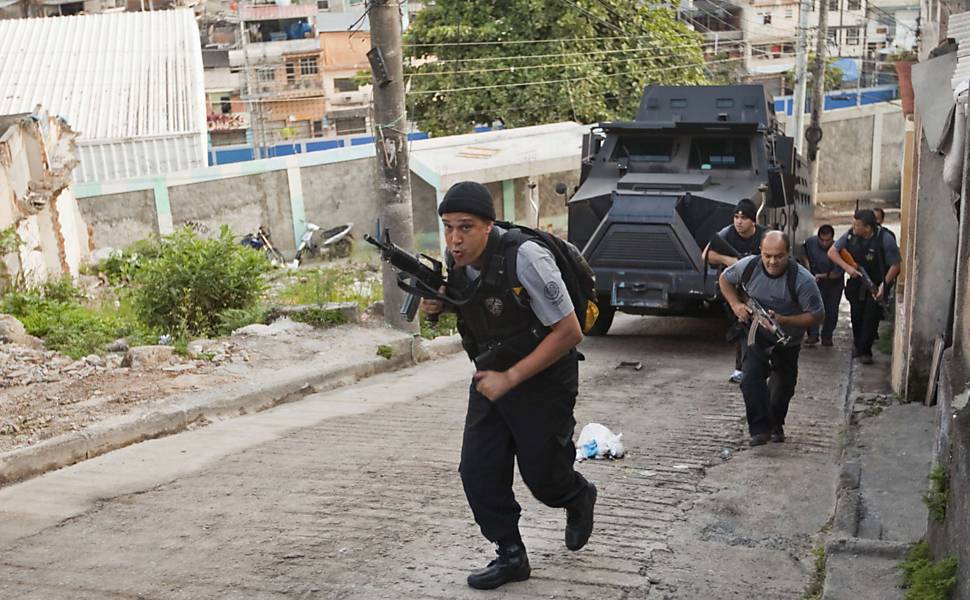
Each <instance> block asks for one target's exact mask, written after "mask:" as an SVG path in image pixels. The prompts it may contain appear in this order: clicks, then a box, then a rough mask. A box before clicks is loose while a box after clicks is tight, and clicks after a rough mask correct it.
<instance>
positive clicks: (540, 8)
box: [405, 0, 706, 135]
mask: <svg viewBox="0 0 970 600" xmlns="http://www.w3.org/2000/svg"><path fill="white" fill-rule="evenodd" d="M535 40H541V41H538V42H536V41H535ZM405 45H406V46H405V57H406V60H407V64H408V67H407V69H406V76H407V77H409V78H410V91H409V95H408V112H409V116H410V118H411V119H412V120H414V121H416V122H417V123H418V124H419V126H420V127H421V129H424V130H427V131H430V132H431V133H432V134H434V135H447V134H455V133H467V132H468V131H469V130H471V128H472V126H473V125H474V124H477V123H486V124H490V123H493V122H495V121H500V122H501V123H503V124H504V125H505V126H507V127H519V126H526V125H535V124H539V123H549V122H555V121H568V120H573V121H579V122H582V123H592V122H597V121H604V120H610V119H616V118H619V119H631V118H633V117H634V115H635V114H636V110H637V106H638V105H639V102H640V96H641V94H642V92H643V87H644V86H645V85H646V84H649V83H663V84H701V83H706V78H705V71H704V55H703V51H702V44H701V37H700V36H699V35H698V34H697V33H695V32H693V31H690V30H689V29H688V28H687V27H686V26H685V25H684V24H683V23H681V22H679V21H677V20H676V18H675V16H674V14H673V12H672V11H671V10H670V9H669V8H665V7H664V6H662V5H660V4H647V3H643V2H630V1H629V0H437V1H436V2H435V3H434V4H431V5H429V6H427V8H425V9H424V10H423V11H421V12H420V13H418V15H417V17H416V18H415V20H414V21H413V22H412V24H411V27H410V29H409V31H408V33H407V35H406V37H405Z"/></svg>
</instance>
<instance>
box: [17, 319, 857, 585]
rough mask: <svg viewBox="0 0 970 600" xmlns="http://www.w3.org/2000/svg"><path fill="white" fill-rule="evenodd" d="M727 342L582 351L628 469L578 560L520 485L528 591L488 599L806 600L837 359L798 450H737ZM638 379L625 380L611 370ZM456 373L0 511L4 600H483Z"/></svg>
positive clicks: (370, 388)
mask: <svg viewBox="0 0 970 600" xmlns="http://www.w3.org/2000/svg"><path fill="white" fill-rule="evenodd" d="M722 335H723V334H722V329H721V324H719V323H714V322H699V321H690V320H681V319H646V318H635V317H625V316H619V317H618V318H617V322H616V324H615V325H614V329H613V331H612V332H611V334H610V335H609V336H607V337H605V338H596V339H588V340H586V341H585V342H584V344H583V348H582V349H583V351H584V352H585V353H586V355H587V357H588V360H587V361H586V362H585V363H584V364H583V365H582V367H581V374H582V375H581V377H582V381H581V390H582V391H581V394H580V398H579V401H578V404H577V410H576V416H577V421H578V422H579V425H580V426H582V425H583V424H585V423H587V422H600V423H603V424H605V425H607V426H609V427H610V428H612V429H613V430H614V431H616V432H622V433H623V434H624V437H623V439H624V443H625V444H626V447H627V450H628V456H627V457H626V458H624V459H622V460H619V461H613V462H600V461H595V462H585V463H582V464H581V465H580V467H579V469H580V470H581V471H582V472H583V473H584V474H585V475H586V476H587V477H589V478H590V479H591V480H593V481H595V482H596V484H597V486H598V487H599V489H600V501H599V503H598V505H597V524H596V531H595V532H594V535H593V538H592V540H591V541H590V544H589V545H588V546H587V548H585V549H584V550H582V551H580V552H577V553H570V552H568V551H567V550H566V549H565V548H564V546H563V542H562V529H563V525H564V521H565V518H564V517H565V515H564V513H563V511H561V510H552V509H549V508H546V507H543V506H540V505H539V504H538V503H536V502H535V501H534V500H533V499H532V498H531V496H530V495H529V494H528V491H527V490H526V489H525V488H524V486H523V485H522V484H521V481H519V480H518V478H517V480H516V492H517V495H518V497H519V499H520V502H521V503H522V505H523V509H524V512H523V519H522V527H523V536H524V539H525V543H526V545H527V547H528V549H529V554H530V559H531V561H532V565H533V578H532V579H531V580H529V581H527V582H523V583H520V584H511V585H508V586H505V587H504V588H502V589H501V590H499V591H497V592H495V593H492V594H490V597H494V598H570V599H577V598H597V599H609V598H617V599H619V598H643V597H651V598H685V599H694V598H750V597H752V591H753V590H757V595H758V597H762V598H801V597H802V595H803V593H804V591H805V590H806V589H807V588H808V586H809V585H810V584H811V582H812V580H813V577H814V567H813V559H812V556H811V548H812V547H813V546H814V545H815V544H817V543H818V532H819V530H820V529H823V527H824V525H825V523H826V522H828V520H829V518H830V515H831V511H832V505H833V500H834V490H835V483H836V477H837V465H836V449H837V447H838V440H839V428H840V425H841V406H842V404H843V402H844V397H845V386H846V378H845V373H846V369H845V367H846V364H847V362H848V359H847V355H846V344H845V339H844V333H842V334H840V337H839V342H838V347H837V348H835V349H830V348H811V349H806V350H805V351H804V352H803V359H802V367H801V384H800V386H799V391H798V393H797V396H796V399H795V401H794V402H793V403H792V408H791V414H790V419H789V423H788V426H787V430H788V433H789V442H788V443H785V444H769V445H767V446H763V447H760V448H756V449H753V450H749V449H747V447H746V440H747V435H746V431H745V427H744V417H743V415H744V408H743V402H742V399H741V395H740V392H739V390H738V388H737V386H733V385H731V384H728V383H727V382H726V377H727V375H728V373H729V372H730V369H731V363H732V360H733V348H732V347H731V346H730V345H728V344H726V343H724V342H723V341H722V338H721V336H722ZM631 360H632V361H640V362H642V364H643V367H644V368H643V369H642V370H640V371H635V370H632V369H618V368H616V367H617V365H618V364H619V363H620V362H621V361H631ZM470 374H471V367H470V365H469V363H468V362H467V360H465V359H464V358H462V357H455V358H451V359H448V360H441V361H436V362H434V363H426V364H424V365H421V366H418V367H414V368H412V369H408V370H406V371H402V372H399V373H394V374H385V375H379V376H376V377H372V378H370V379H367V380H364V381H362V382H360V383H357V384H355V385H352V386H348V387H345V388H341V389H338V390H333V391H329V392H325V393H320V394H314V395H311V396H308V397H307V398H305V399H304V400H301V401H299V402H294V403H291V404H287V405H282V406H278V407H276V408H273V409H271V410H269V411H266V412H264V413H260V414H255V415H248V416H244V417H239V418H236V419H231V420H226V421H220V422H216V423H213V424H211V425H209V426H207V427H204V428H200V429H197V430H194V431H188V432H184V433H181V434H178V435H175V436H171V437H167V438H162V439H157V440H151V441H147V442H144V443H141V444H137V445H134V446H130V447H127V448H124V449H121V450H118V451H115V452H111V453H109V454H107V455H104V456H101V457H99V458H97V459H94V460H90V461H86V462H83V463H80V464H78V465H74V466H72V467H69V468H66V469H62V470H60V471H56V472H52V473H48V474H46V475H44V476H41V477H38V478H36V479H33V480H30V481H27V482H24V483H21V484H17V485H13V486H10V487H7V488H4V489H0V598H17V599H28V598H37V599H44V600H57V599H60V598H65V599H66V598H70V599H71V600H75V599H83V598H92V599H93V598H97V599H103V598H165V599H170V598H171V599H182V598H206V599H217V598H258V599H263V598H268V599H271V598H342V599H358V598H359V599H379V598H448V599H455V598H459V599H460V598H479V597H484V596H485V594H483V593H481V592H477V591H474V590H471V589H469V588H467V587H466V586H465V583H464V578H465V575H466V574H467V572H468V571H469V570H470V569H472V568H477V567H479V566H482V565H483V564H484V563H485V562H487V561H488V560H489V558H490V553H491V548H490V547H489V546H488V545H487V544H486V543H484V541H483V540H482V538H481V537H480V535H479V533H478V531H477V528H476V527H475V525H474V523H473V522H472V520H471V516H470V511H469V509H468V507H467V504H466V502H465V499H464V497H463V494H462V491H461V484H460V481H459V477H458V473H457V463H458V451H459V444H460V437H461V427H462V421H463V416H464V401H465V396H466V390H467V385H468V380H469V376H470Z"/></svg>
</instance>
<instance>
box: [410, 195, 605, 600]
mask: <svg viewBox="0 0 970 600" xmlns="http://www.w3.org/2000/svg"><path fill="white" fill-rule="evenodd" d="M438 214H439V215H440V216H441V221H442V223H443V225H444V233H445V241H446V244H447V246H448V252H449V254H450V260H449V269H448V290H449V293H450V294H451V295H452V296H455V295H459V296H462V297H463V298H464V299H465V300H467V302H465V303H463V304H461V305H460V306H458V307H457V312H458V322H459V332H460V333H461V336H462V345H463V346H464V347H465V349H466V350H467V351H468V354H469V356H470V357H472V358H473V359H476V358H477V360H476V363H477V364H476V367H477V369H478V370H477V372H476V373H475V375H474V377H473V380H472V383H471V385H470V387H469V398H468V413H467V416H466V419H465V431H464V438H463V440H462V449H461V466H460V467H459V471H460V473H461V480H462V485H463V486H464V488H465V496H466V497H467V498H468V503H469V505H470V506H471V509H472V513H474V516H475V522H476V523H478V526H479V527H480V528H481V531H482V534H483V535H484V536H485V537H486V538H487V539H488V540H489V541H491V542H493V543H494V544H496V545H497V547H498V549H497V554H498V558H496V559H495V560H493V561H492V562H490V563H489V564H488V566H487V567H485V568H483V569H480V570H478V571H475V572H473V573H472V574H471V575H469V576H468V585H470V586H471V587H473V588H478V589H492V588H496V587H498V586H500V585H503V584H505V583H507V582H510V581H524V580H525V579H528V578H529V574H530V566H529V559H528V557H527V556H526V550H525V546H524V544H523V543H522V538H521V536H520V535H519V527H518V522H519V514H520V512H521V510H520V507H519V504H518V503H517V502H516V500H515V496H514V494H513V492H512V478H513V464H514V461H515V460H516V459H518V464H519V472H520V473H521V474H522V478H523V480H525V483H526V485H527V486H528V488H529V490H530V491H531V492H532V494H533V495H534V496H535V497H536V498H537V499H538V500H540V501H541V502H542V503H544V504H546V505H547V506H550V507H556V508H565V509H566V513H567V520H566V530H565V543H566V547H567V548H569V549H570V550H579V549H580V548H582V547H583V546H584V545H585V544H586V542H587V540H588V539H589V536H590V534H591V533H592V530H593V506H594V504H595V502H596V487H595V486H594V485H593V484H592V483H590V482H588V481H586V479H584V478H583V476H582V475H580V474H579V473H577V472H576V471H575V470H574V469H573V465H574V461H575V459H576V450H575V447H574V445H573V442H572V435H573V429H574V427H575V424H576V421H575V420H574V418H573V407H574V405H575V402H576V394H577V391H578V379H579V373H578V353H577V351H576V348H575V347H576V345H577V344H578V343H579V342H580V341H581V340H582V338H583V334H582V331H581V329H580V325H579V321H578V320H577V318H576V313H575V311H574V310H573V305H572V302H571V300H570V298H569V294H568V291H567V289H566V286H565V283H564V282H563V279H562V276H561V274H560V272H559V270H558V268H557V267H556V262H555V259H554V258H553V255H552V253H551V252H549V251H548V250H546V249H545V248H544V247H542V246H541V245H540V244H538V243H536V242H534V241H525V242H522V243H521V244H520V245H519V247H518V249H517V250H516V252H517V253H516V255H515V256H516V269H515V270H516V274H517V281H518V282H519V283H520V286H521V288H518V289H513V288H512V287H511V285H510V279H509V277H508V274H506V273H504V269H503V265H504V251H503V238H504V237H505V236H507V235H508V234H507V232H505V231H503V230H502V229H501V228H499V227H497V226H495V225H494V223H493V221H494V220H495V209H494V206H493V203H492V197H491V195H490V194H489V192H488V190H487V189H486V188H485V187H484V186H482V185H481V184H478V183H474V182H468V181H466V182H461V183H457V184H455V185H454V186H452V187H451V189H449V190H448V192H447V193H446V194H445V197H444V199H443V200H442V202H441V204H440V205H439V207H438ZM508 239H512V238H511V237H509V238H506V240H508ZM520 294H522V296H525V297H526V298H527V299H526V301H523V299H522V297H521V296H520ZM442 309H443V306H442V304H441V303H440V302H437V301H433V300H425V301H423V302H422V310H424V311H425V313H427V314H435V313H438V312H441V310H442ZM486 357H487V358H486Z"/></svg>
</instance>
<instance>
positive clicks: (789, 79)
mask: <svg viewBox="0 0 970 600" xmlns="http://www.w3.org/2000/svg"><path fill="white" fill-rule="evenodd" d="M835 61H836V59H834V58H830V59H829V61H828V62H827V63H826V64H825V74H824V77H825V83H824V86H825V91H826V92H828V91H831V90H837V89H839V88H840V87H842V75H843V73H842V69H840V68H838V67H836V66H835ZM813 65H815V53H814V52H811V53H809V55H808V85H809V92H808V94H809V96H811V93H812V92H811V85H812V72H811V71H812V67H813ZM785 87H786V88H788V90H791V91H792V93H794V89H795V71H794V70H791V71H785Z"/></svg>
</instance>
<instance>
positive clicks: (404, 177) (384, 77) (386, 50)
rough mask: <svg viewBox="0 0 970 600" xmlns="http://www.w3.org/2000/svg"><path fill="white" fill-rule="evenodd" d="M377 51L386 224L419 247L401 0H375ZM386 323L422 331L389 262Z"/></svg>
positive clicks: (374, 65)
mask: <svg viewBox="0 0 970 600" xmlns="http://www.w3.org/2000/svg"><path fill="white" fill-rule="evenodd" d="M368 14H369V18H370V38H371V49H370V51H369V52H368V53H367V59H368V60H369V61H370V65H371V74H372V75H373V77H374V120H375V121H376V122H375V123H374V143H375V146H376V147H377V176H378V184H377V196H378V199H379V205H380V207H381V219H380V226H381V229H382V231H381V232H380V234H381V235H383V234H384V232H383V230H384V229H386V230H388V231H389V232H390V235H391V241H393V242H394V243H395V244H397V245H398V246H400V247H402V248H404V249H405V250H413V249H414V223H413V216H412V213H411V177H410V176H411V172H410V168H409V167H408V153H407V123H408V121H407V114H406V113H405V106H404V62H403V58H402V55H401V4H400V2H398V0H371V2H370V10H369V13H368ZM383 283H384V322H385V323H387V324H388V325H390V326H391V327H394V328H396V329H402V330H405V331H410V332H412V333H416V332H417V331H418V323H417V322H416V321H415V322H413V323H408V322H407V321H406V320H405V318H404V317H403V316H402V315H401V306H402V305H403V304H404V292H403V291H401V290H400V289H399V288H398V287H397V274H396V273H395V272H394V270H393V269H392V268H391V266H390V265H389V264H387V263H385V264H384V270H383Z"/></svg>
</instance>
